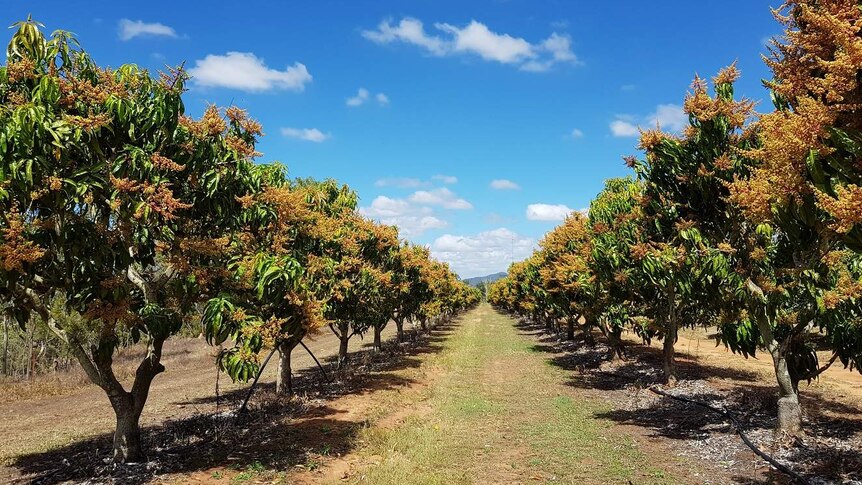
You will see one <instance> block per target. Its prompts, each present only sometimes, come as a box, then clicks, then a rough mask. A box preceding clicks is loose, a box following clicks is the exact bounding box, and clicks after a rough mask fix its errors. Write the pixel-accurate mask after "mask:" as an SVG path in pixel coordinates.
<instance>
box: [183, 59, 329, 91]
mask: <svg viewBox="0 0 862 485" xmlns="http://www.w3.org/2000/svg"><path fill="white" fill-rule="evenodd" d="M189 74H191V75H192V82H194V84H196V85H198V86H205V87H222V88H230V89H238V90H241V91H249V92H261V91H272V90H288V91H303V90H304V89H305V85H306V84H308V83H310V82H311V80H312V77H311V74H310V73H309V72H308V69H307V68H306V67H305V64H301V63H299V62H296V63H294V64H293V65H292V66H289V67H287V68H286V69H285V70H283V71H279V70H277V69H272V68H270V67H267V65H266V64H265V63H264V60H263V59H261V58H259V57H257V56H255V55H254V54H252V53H251V52H228V53H227V54H225V55H216V54H210V55H208V56H206V57H205V58H203V59H198V60H197V61H195V65H194V67H192V68H191V69H189Z"/></svg>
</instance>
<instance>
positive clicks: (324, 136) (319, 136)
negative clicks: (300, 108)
mask: <svg viewBox="0 0 862 485" xmlns="http://www.w3.org/2000/svg"><path fill="white" fill-rule="evenodd" d="M281 134H282V135H284V136H286V137H288V138H295V139H297V140H303V141H311V142H314V143H322V142H324V141H326V140H328V139H330V138H332V135H330V134H328V133H324V132H322V131H320V130H318V129H317V128H282V129H281Z"/></svg>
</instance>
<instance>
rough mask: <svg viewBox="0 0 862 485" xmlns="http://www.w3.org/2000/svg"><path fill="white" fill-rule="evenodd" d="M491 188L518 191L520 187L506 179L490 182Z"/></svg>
mask: <svg viewBox="0 0 862 485" xmlns="http://www.w3.org/2000/svg"><path fill="white" fill-rule="evenodd" d="M491 188H492V189H494V190H519V189H520V188H521V186H520V185H518V184H516V183H515V182H512V181H511V180H508V179H496V180H492V181H491Z"/></svg>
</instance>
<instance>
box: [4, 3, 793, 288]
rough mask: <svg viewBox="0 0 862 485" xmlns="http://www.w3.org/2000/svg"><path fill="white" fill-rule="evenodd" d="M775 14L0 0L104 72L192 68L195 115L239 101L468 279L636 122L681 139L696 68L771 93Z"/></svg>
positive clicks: (270, 157) (613, 167) (294, 168)
mask: <svg viewBox="0 0 862 485" xmlns="http://www.w3.org/2000/svg"><path fill="white" fill-rule="evenodd" d="M778 3H779V2H777V1H772V2H759V1H752V0H725V1H723V2H720V4H719V3H716V2H691V1H662V2H642V1H622V0H621V1H619V2H613V3H611V2H592V1H574V0H570V1H563V0H548V1H538V0H485V1H464V0H462V1H457V2H456V1H439V0H438V1H415V2H404V1H401V2H395V1H375V2H358V1H350V0H346V1H338V2H335V1H331V2H330V1H316V2H254V1H245V2H217V1H209V2H205V3H204V2H196V1H183V2H178V1H172V2H163V1H148V2H134V3H133V2H96V1H86V2H85V1H74V0H65V1H62V2H57V1H39V2H21V1H10V0H0V5H2V6H3V9H2V12H3V13H2V16H3V17H4V19H3V20H5V21H6V23H7V24H11V23H13V22H14V21H16V20H20V19H23V18H25V17H26V16H27V14H32V15H33V17H34V19H36V20H38V21H40V22H42V23H43V24H45V26H46V30H48V31H51V30H54V29H60V28H61V29H65V30H71V31H73V32H74V33H76V34H77V36H78V38H79V40H80V41H81V43H82V45H83V46H84V47H85V49H87V50H88V51H89V52H90V53H91V54H92V55H93V57H94V58H95V59H96V60H97V62H99V63H100V64H102V65H111V66H117V65H120V64H124V63H135V64H139V65H141V66H144V67H147V68H150V69H152V70H153V71H155V70H157V69H163V68H164V65H165V64H170V65H177V64H180V63H183V62H185V65H186V67H187V68H189V69H190V71H191V73H192V74H193V75H194V76H195V77H194V79H193V80H192V81H191V82H190V84H189V92H188V93H187V95H186V97H185V101H186V108H187V111H188V112H189V113H190V114H192V115H195V116H197V115H199V114H200V113H201V112H202V110H203V108H204V107H205V106H206V105H207V104H208V103H215V104H218V105H220V106H225V105H229V104H235V105H238V106H240V107H242V108H246V109H248V110H249V112H250V113H251V114H252V116H253V117H255V118H257V119H258V120H259V121H260V122H261V123H262V124H263V126H264V132H265V133H266V136H265V137H264V138H263V140H262V142H261V143H260V145H259V150H260V151H262V152H263V153H264V156H263V157H262V158H261V159H260V160H261V161H276V160H277V161H281V162H282V163H284V164H286V165H287V166H288V168H289V171H290V173H291V174H292V175H294V176H303V177H305V176H312V177H316V178H327V177H332V178H336V179H338V180H340V181H343V182H345V183H347V184H349V185H350V186H351V187H353V188H354V189H355V190H357V191H358V193H359V195H360V197H361V206H362V211H363V212H364V213H366V214H367V215H369V216H370V217H374V218H376V219H378V220H382V221H384V222H387V223H395V224H398V225H399V226H400V227H401V229H402V234H403V235H404V236H406V237H408V238H409V239H411V240H413V241H415V242H418V243H421V244H428V245H430V247H431V249H432V252H433V253H434V254H435V256H437V257H438V258H440V259H443V260H446V261H449V262H450V263H451V264H452V266H453V268H454V269H455V270H456V271H457V272H458V273H459V274H460V275H461V276H462V277H470V276H477V275H483V274H487V273H491V272H496V271H503V270H505V269H506V267H507V266H508V264H509V263H510V262H511V261H512V258H513V257H514V259H522V258H524V257H526V256H527V255H529V253H530V252H531V250H532V248H533V247H534V245H535V243H536V241H538V240H539V239H540V238H541V237H542V235H543V234H544V233H545V232H547V231H548V230H550V229H551V228H553V227H554V225H556V224H557V223H558V222H559V219H560V218H561V217H562V216H563V215H564V213H565V212H566V211H567V210H578V209H582V208H585V207H588V205H589V201H590V200H591V199H592V198H593V196H595V194H596V193H597V192H598V191H599V190H600V189H601V187H602V182H603V180H604V179H606V178H608V177H615V176H624V175H626V174H627V173H629V171H628V169H627V168H626V167H625V166H624V165H623V163H622V160H621V157H622V156H623V155H627V154H633V153H636V149H635V146H636V144H637V137H636V136H635V135H636V128H635V126H637V125H642V126H649V125H651V124H654V123H655V122H656V121H659V122H661V123H662V126H663V127H665V128H667V129H670V130H672V129H675V128H678V127H679V125H680V123H681V122H682V121H683V117H681V116H680V110H679V106H680V105H681V104H682V100H683V96H684V95H685V92H686V90H687V88H688V86H689V85H690V83H691V80H692V78H693V76H694V75H695V73H699V74H700V75H701V76H704V77H710V76H712V75H714V74H715V73H716V72H717V71H718V69H720V68H721V67H722V66H724V65H727V64H729V63H731V62H733V61H737V62H738V66H739V68H740V69H741V70H742V74H743V77H742V79H741V80H740V82H739V84H738V86H737V90H738V92H740V93H741V94H743V95H745V96H747V97H750V98H754V99H758V100H765V99H767V97H766V92H765V90H764V89H763V88H762V87H761V85H760V79H761V78H763V77H766V76H768V71H767V69H766V67H765V66H764V64H763V62H762V61H761V59H760V56H761V54H762V53H764V52H765V50H766V49H765V44H764V42H765V39H768V38H769V37H770V36H772V35H775V34H777V33H778V32H779V31H780V27H779V25H778V24H777V23H776V22H775V21H774V20H773V18H772V16H771V13H770V9H769V7H770V6H777V4H778ZM10 33H11V32H10ZM760 107H761V109H762V110H766V109H768V106H766V105H763V104H761V106H760ZM495 181H496V182H495Z"/></svg>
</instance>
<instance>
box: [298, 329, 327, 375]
mask: <svg viewBox="0 0 862 485" xmlns="http://www.w3.org/2000/svg"><path fill="white" fill-rule="evenodd" d="M299 345H302V348H304V349H305V351H306V352H308V355H310V356H311V358H312V359H314V363H315V364H317V368H318V369H320V373H321V374H323V380H325V381H326V382H327V383H329V382H332V381H330V380H329V376H328V375H326V371H325V370H323V366H322V365H320V361H319V360H317V357H315V356H314V354H313V353H311V349H309V348H308V346H306V345H305V342H303V341H302V340H300V341H299Z"/></svg>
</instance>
